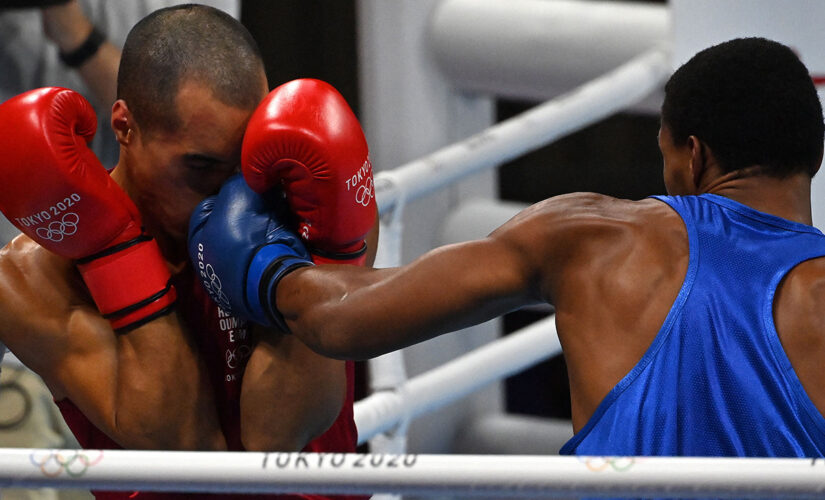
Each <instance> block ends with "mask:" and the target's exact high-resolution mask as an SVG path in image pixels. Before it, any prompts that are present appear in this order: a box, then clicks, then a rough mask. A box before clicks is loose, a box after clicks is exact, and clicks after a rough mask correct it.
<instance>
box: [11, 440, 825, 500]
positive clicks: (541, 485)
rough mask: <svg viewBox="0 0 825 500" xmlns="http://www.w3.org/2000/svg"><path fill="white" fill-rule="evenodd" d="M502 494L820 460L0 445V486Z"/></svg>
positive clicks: (813, 466) (704, 485) (696, 493)
mask: <svg viewBox="0 0 825 500" xmlns="http://www.w3.org/2000/svg"><path fill="white" fill-rule="evenodd" d="M41 487H51V488H84V489H85V488H90V489H103V490H125V491H195V492H207V491H208V492H213V493H218V492H230V491H232V492H242V493H287V492H295V493H297V492H302V493H325V494H370V493H379V492H380V493H385V492H393V493H402V494H415V495H446V494H449V495H452V496H457V495H472V496H489V497H496V498H503V497H514V496H518V497H533V498H535V497H544V498H546V497H551V496H565V495H566V496H571V495H576V496H590V497H595V496H601V497H604V496H611V497H617V496H621V497H625V496H630V497H646V498H651V497H752V498H805V497H814V496H816V495H822V494H823V493H825V460H823V459H813V460H812V459H794V458H785V459H781V458H774V459H767V458H697V457H692V458H691V457H560V456H528V455H377V454H371V455H360V454H343V453H254V452H223V453H219V452H170V451H167V452H161V451H126V450H105V451H100V450H85V451H84V450H30V449H13V448H0V488H41Z"/></svg>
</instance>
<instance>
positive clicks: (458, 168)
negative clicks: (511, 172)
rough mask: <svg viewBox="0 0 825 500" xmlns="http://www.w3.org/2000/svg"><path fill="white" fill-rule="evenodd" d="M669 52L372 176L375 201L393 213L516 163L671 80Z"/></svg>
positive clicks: (659, 51) (634, 61) (652, 55)
mask: <svg viewBox="0 0 825 500" xmlns="http://www.w3.org/2000/svg"><path fill="white" fill-rule="evenodd" d="M669 60H670V58H669V52H668V51H667V50H665V49H654V50H651V51H649V52H646V53H644V54H642V55H640V56H638V57H636V58H634V59H632V60H631V61H630V62H627V63H625V64H623V65H622V66H620V67H618V68H616V69H615V70H613V71H611V72H609V73H607V74H605V75H603V76H601V77H599V78H596V79H595V80H592V81H590V82H588V83H586V84H584V85H582V86H581V87H578V88H577V89H575V90H573V91H572V92H570V93H568V94H565V95H563V96H561V97H558V98H556V99H553V100H551V101H548V102H545V103H543V104H540V105H538V106H536V107H535V108H532V109H530V110H528V111H526V112H524V113H522V114H520V115H518V116H515V117H513V118H510V119H509V120H505V121H503V122H501V123H498V124H496V125H494V126H492V127H490V128H488V129H487V130H484V131H482V132H480V133H478V134H476V135H473V136H471V137H470V138H468V139H466V140H464V141H461V142H457V143H455V144H452V145H449V146H446V147H444V148H442V149H439V150H438V151H436V152H435V153H432V154H430V155H428V156H425V157H423V158H420V159H418V160H414V161H412V162H410V163H407V164H405V165H402V166H400V167H397V168H395V169H393V170H392V171H391V177H390V176H388V175H384V173H383V172H379V173H378V174H376V176H375V188H376V201H377V202H378V210H379V212H381V213H383V212H385V211H387V210H390V209H392V208H393V207H394V206H395V204H396V202H397V201H398V198H399V197H400V196H401V194H400V192H401V189H402V188H403V193H404V197H405V201H407V202H409V201H413V200H416V199H418V198H421V197H423V196H425V195H427V194H429V193H431V192H433V191H435V190H437V189H440V188H442V187H445V186H447V185H449V184H451V183H453V182H455V181H457V180H460V179H462V178H464V177H467V176H469V175H472V174H474V173H476V172H479V171H481V170H484V169H487V168H492V167H494V166H496V165H498V164H500V163H502V162H506V161H508V160H511V159H513V158H516V157H519V156H521V155H523V154H525V153H528V152H530V151H532V150H534V149H536V148H538V147H541V146H543V145H545V144H548V143H550V142H552V141H554V140H556V139H558V138H560V137H563V136H564V135H566V134H569V133H571V132H575V131H576V130H579V129H581V128H583V127H585V126H587V125H590V124H592V123H595V122H596V121H598V120H601V119H602V118H606V117H608V116H610V115H612V114H614V113H616V112H619V111H621V110H623V109H626V108H627V107H629V106H631V105H633V104H635V103H637V102H639V101H640V100H641V99H642V98H644V97H645V96H647V95H648V94H650V93H651V92H652V91H653V90H655V89H656V88H658V86H659V85H661V84H662V83H663V82H664V80H665V78H667V76H668V75H669V74H670V72H671V69H670V64H669Z"/></svg>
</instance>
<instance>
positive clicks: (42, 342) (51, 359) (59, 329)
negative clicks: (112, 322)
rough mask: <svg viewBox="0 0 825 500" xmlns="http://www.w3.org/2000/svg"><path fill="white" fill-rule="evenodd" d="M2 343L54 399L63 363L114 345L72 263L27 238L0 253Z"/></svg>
mask: <svg viewBox="0 0 825 500" xmlns="http://www.w3.org/2000/svg"><path fill="white" fill-rule="evenodd" d="M107 332H108V335H107V334H106V333H107ZM0 340H2V341H3V343H5V344H6V345H7V346H8V348H9V349H10V350H11V351H12V352H13V353H15V355H16V356H17V357H18V358H19V359H20V360H21V361H22V362H23V363H25V364H26V365H27V366H28V367H30V368H31V369H32V370H34V371H35V372H37V373H38V374H39V375H40V376H41V377H43V379H44V381H45V382H46V384H47V385H48V386H49V388H50V389H51V390H52V393H53V394H54V395H55V397H56V398H59V397H60V395H61V387H60V386H61V385H62V384H61V383H60V382H59V379H60V375H59V373H58V372H59V367H60V366H61V365H62V364H61V363H60V361H61V359H65V358H66V357H67V356H71V355H73V354H80V352H81V351H82V350H85V349H89V348H90V347H89V346H94V347H93V349H95V350H98V349H106V346H107V345H109V344H111V343H112V340H111V330H107V328H106V321H105V320H104V319H103V318H102V317H101V316H100V314H99V313H98V312H97V310H96V309H95V306H94V303H93V302H92V301H91V298H90V297H89V296H88V293H87V292H86V291H85V288H84V286H83V281H82V280H81V278H80V275H79V274H78V273H77V270H76V269H75V267H74V265H73V264H72V262H71V261H69V260H67V259H64V258H61V257H59V256H57V255H55V254H53V253H51V252H49V251H48V250H46V249H44V248H43V247H41V246H40V245H38V244H37V243H35V242H34V241H32V240H31V239H30V238H28V237H27V236H25V235H19V236H18V237H16V238H15V239H13V240H12V241H11V242H10V243H9V244H8V245H6V246H5V247H3V248H2V249H1V250H0Z"/></svg>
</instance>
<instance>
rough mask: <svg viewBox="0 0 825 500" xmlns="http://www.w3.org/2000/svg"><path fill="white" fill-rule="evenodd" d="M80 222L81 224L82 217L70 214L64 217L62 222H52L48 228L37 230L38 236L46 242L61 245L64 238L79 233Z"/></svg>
mask: <svg viewBox="0 0 825 500" xmlns="http://www.w3.org/2000/svg"><path fill="white" fill-rule="evenodd" d="M78 222H80V216H79V215H77V214H76V213H74V212H69V213H67V214H65V215H63V218H62V219H61V220H59V221H58V220H56V221H52V222H50V223H49V225H48V226H46V227H39V228H37V236H38V237H40V238H42V239H44V240H49V241H53V242H55V243H59V242H61V241H63V238H64V237H66V236H71V235H73V234H74V233H76V232H77V223H78Z"/></svg>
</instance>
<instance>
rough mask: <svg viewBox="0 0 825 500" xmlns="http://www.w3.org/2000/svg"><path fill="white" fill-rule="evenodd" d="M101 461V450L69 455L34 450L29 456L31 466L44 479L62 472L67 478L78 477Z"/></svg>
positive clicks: (75, 452) (83, 451) (56, 451)
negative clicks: (38, 471)
mask: <svg viewBox="0 0 825 500" xmlns="http://www.w3.org/2000/svg"><path fill="white" fill-rule="evenodd" d="M62 451H65V450H62ZM101 460H103V450H77V451H74V452H72V454H71V455H63V453H61V450H49V451H46V450H36V451H34V452H32V454H31V455H29V461H30V462H31V463H32V465H34V466H35V467H38V468H39V469H40V472H42V473H43V475H44V476H46V477H57V476H59V475H60V474H62V473H63V472H64V471H65V472H66V475H67V476H69V477H80V476H82V475H83V474H85V473H86V471H87V470H89V468H90V467H92V466H95V465H97V464H99V463H100V461H101Z"/></svg>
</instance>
